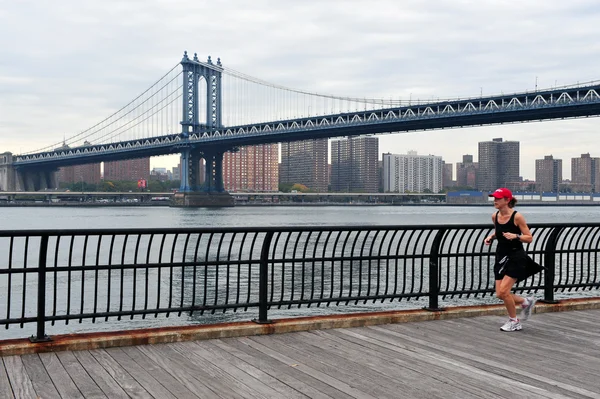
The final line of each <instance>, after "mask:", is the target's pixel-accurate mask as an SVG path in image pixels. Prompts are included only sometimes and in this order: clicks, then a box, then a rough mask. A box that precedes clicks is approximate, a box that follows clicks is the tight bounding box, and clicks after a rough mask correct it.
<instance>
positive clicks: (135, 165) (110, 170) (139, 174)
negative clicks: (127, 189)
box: [104, 157, 150, 181]
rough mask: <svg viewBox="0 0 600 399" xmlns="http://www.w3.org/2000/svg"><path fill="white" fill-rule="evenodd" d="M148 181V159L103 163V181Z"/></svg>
mask: <svg viewBox="0 0 600 399" xmlns="http://www.w3.org/2000/svg"><path fill="white" fill-rule="evenodd" d="M149 179H150V157H146V158H136V159H124V160H121V161H109V162H104V180H105V181H139V180H149Z"/></svg>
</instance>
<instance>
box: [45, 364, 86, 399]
mask: <svg viewBox="0 0 600 399" xmlns="http://www.w3.org/2000/svg"><path fill="white" fill-rule="evenodd" d="M38 356H39V357H40V361H41V362H42V364H43V365H44V368H45V369H46V372H47V373H48V375H49V376H50V378H51V379H52V382H53V383H54V386H55V387H56V389H57V391H58V393H59V395H60V396H61V397H62V398H69V399H71V398H72V399H79V398H83V395H82V394H81V392H80V391H79V389H77V386H76V385H75V383H74V382H73V380H72V379H71V377H70V376H69V374H68V373H67V371H66V370H65V368H64V367H63V365H62V363H61V362H60V360H59V359H58V357H57V356H56V353H40V354H39V355H38Z"/></svg>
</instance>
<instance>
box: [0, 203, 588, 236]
mask: <svg viewBox="0 0 600 399" xmlns="http://www.w3.org/2000/svg"><path fill="white" fill-rule="evenodd" d="M517 209H518V210H519V211H520V212H522V214H523V215H524V216H525V218H526V220H527V222H529V223H582V222H600V206H522V207H517ZM493 212H494V208H493V206H492V205H490V206H489V207H487V206H449V205H444V206H237V207H233V208H218V209H209V208H170V207H162V206H161V207H158V206H156V207H112V206H111V207H76V206H73V207H0V229H2V230H13V229H17V230H22V229H81V228H153V227H157V228H162V227H231V226H238V227H246V226H252V227H256V226H338V225H414V224H481V223H490V224H491V215H492V213H493Z"/></svg>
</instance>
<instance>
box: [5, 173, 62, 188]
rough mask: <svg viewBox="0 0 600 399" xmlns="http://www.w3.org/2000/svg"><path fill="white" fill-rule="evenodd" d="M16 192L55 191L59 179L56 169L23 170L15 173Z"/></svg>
mask: <svg viewBox="0 0 600 399" xmlns="http://www.w3.org/2000/svg"><path fill="white" fill-rule="evenodd" d="M15 180H16V184H15V186H16V187H15V189H16V190H15V191H18V190H22V191H40V190H55V189H57V188H58V177H57V176H56V170H55V169H50V170H47V169H38V168H35V169H33V168H22V169H19V170H17V171H16V173H15Z"/></svg>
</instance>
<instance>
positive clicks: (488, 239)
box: [483, 213, 496, 245]
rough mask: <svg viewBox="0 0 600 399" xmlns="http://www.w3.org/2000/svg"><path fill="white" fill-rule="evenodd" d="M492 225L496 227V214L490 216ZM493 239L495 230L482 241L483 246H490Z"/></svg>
mask: <svg viewBox="0 0 600 399" xmlns="http://www.w3.org/2000/svg"><path fill="white" fill-rule="evenodd" d="M492 223H493V224H494V227H495V226H496V214H495V213H494V214H492ZM494 238H496V230H495V229H494V232H493V233H492V234H490V235H489V236H487V237H486V238H485V240H483V242H484V244H485V245H490V244H491V243H492V241H494Z"/></svg>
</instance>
